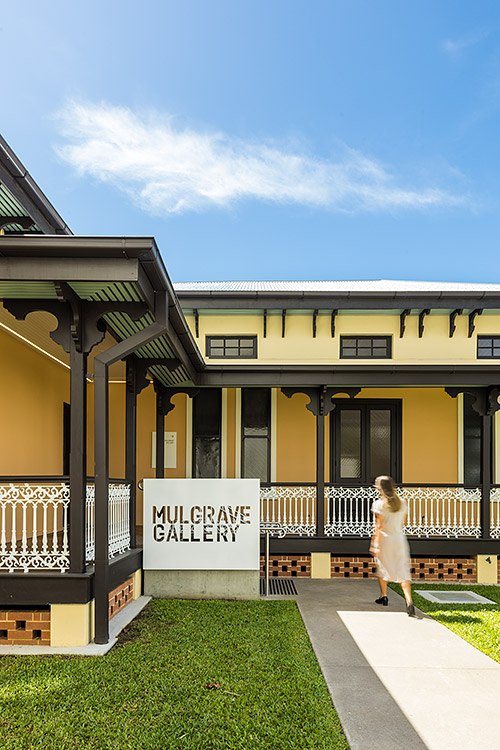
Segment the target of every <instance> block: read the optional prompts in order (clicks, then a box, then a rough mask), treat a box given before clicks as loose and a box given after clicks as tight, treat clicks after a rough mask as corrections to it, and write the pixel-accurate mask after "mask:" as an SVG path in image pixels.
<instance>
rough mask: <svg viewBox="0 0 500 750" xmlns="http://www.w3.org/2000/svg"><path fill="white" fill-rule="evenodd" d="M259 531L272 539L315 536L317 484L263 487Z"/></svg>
mask: <svg viewBox="0 0 500 750" xmlns="http://www.w3.org/2000/svg"><path fill="white" fill-rule="evenodd" d="M260 529H261V532H262V533H266V532H269V533H270V534H271V535H272V536H285V535H287V534H290V535H296V536H314V535H315V534H316V485H313V484H311V485H280V484H274V485H271V486H269V485H263V486H261V488H260Z"/></svg>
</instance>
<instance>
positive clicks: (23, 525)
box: [0, 483, 69, 573]
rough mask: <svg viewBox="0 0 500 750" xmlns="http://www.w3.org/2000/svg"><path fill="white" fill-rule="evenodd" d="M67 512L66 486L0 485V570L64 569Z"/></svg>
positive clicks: (67, 550)
mask: <svg viewBox="0 0 500 750" xmlns="http://www.w3.org/2000/svg"><path fill="white" fill-rule="evenodd" d="M68 511H69V485H68V484H65V483H61V484H28V483H24V484H21V483H9V484H0V570H8V571H9V573H13V572H14V571H19V570H22V571H23V572H25V573H28V572H29V571H30V570H59V571H60V572H61V573H62V572H64V571H65V570H67V569H68V568H69V545H68Z"/></svg>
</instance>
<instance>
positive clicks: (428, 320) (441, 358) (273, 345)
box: [187, 311, 500, 368]
mask: <svg viewBox="0 0 500 750" xmlns="http://www.w3.org/2000/svg"><path fill="white" fill-rule="evenodd" d="M187 321H188V323H189V325H190V327H191V330H192V331H193V332H194V317H193V316H192V315H188V316H187ZM281 322H282V321H281V314H268V318H267V336H266V338H264V336H263V314H262V313H259V314H251V315H245V314H221V315H219V314H203V311H201V312H200V316H199V331H200V335H199V338H198V339H197V344H198V346H199V348H200V350H201V351H202V352H203V353H205V348H206V347H205V338H206V336H214V335H228V334H234V335H238V334H241V335H256V336H257V348H258V359H255V360H251V359H250V360H245V364H246V365H252V363H253V364H256V363H259V364H265V363H268V364H273V363H276V362H278V361H279V362H281V363H283V364H286V363H289V364H292V363H299V362H300V363H307V362H316V363H325V362H331V361H340V362H344V360H340V359H339V357H340V336H348V335H357V336H365V335H381V336H392V347H393V356H392V358H391V360H390V363H391V364H392V363H394V362H398V363H399V364H404V363H408V364H411V363H415V362H419V363H425V362H433V363H442V364H449V363H459V364H464V363H467V364H471V363H475V362H477V359H476V347H477V344H476V337H477V335H488V334H489V335H497V336H498V335H500V316H499V315H489V314H487V313H484V314H483V315H482V316H478V317H477V318H476V321H475V325H476V330H475V331H474V334H473V336H472V337H471V338H469V337H468V316H467V315H459V316H458V317H457V318H456V320H455V323H456V326H457V328H456V331H455V334H454V336H453V338H450V337H449V316H448V314H442V315H441V314H434V313H432V314H431V315H427V316H426V317H425V320H424V334H423V336H422V338H419V337H418V313H414V314H411V315H409V316H408V317H407V318H406V331H405V334H404V336H403V338H400V337H399V324H400V323H399V315H397V314H393V315H389V314H380V315H367V314H362V313H360V314H353V313H348V312H341V313H339V314H338V315H337V317H336V320H335V337H334V338H332V337H331V317H330V315H329V314H326V315H323V314H320V315H318V317H317V331H316V337H315V338H313V335H312V313H309V314H295V313H291V314H288V315H287V316H286V326H285V337H284V338H283V337H282V335H281ZM349 361H352V360H345V362H346V363H348V362H349ZM356 362H357V363H358V364H360V363H366V362H369V363H371V364H373V363H374V362H373V360H356ZM207 363H208V364H220V363H221V360H220V359H219V360H217V359H215V360H210V359H208V358H207ZM224 363H227V364H235V363H237V364H241V360H238V359H224ZM376 364H377V366H380V367H381V368H383V367H384V366H386V365H387V364H389V362H388V361H384V360H379V361H378V362H377V363H376ZM481 366H486V367H489V366H491V367H493V368H496V367H497V365H496V364H495V362H488V361H487V360H481Z"/></svg>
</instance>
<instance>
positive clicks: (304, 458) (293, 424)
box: [276, 391, 316, 482]
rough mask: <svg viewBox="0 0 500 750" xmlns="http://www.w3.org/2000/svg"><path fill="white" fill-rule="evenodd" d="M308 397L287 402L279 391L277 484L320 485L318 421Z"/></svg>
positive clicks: (289, 399) (287, 399)
mask: <svg viewBox="0 0 500 750" xmlns="http://www.w3.org/2000/svg"><path fill="white" fill-rule="evenodd" d="M307 403H309V398H308V396H304V395H303V394H301V393H298V394H296V395H295V396H292V398H287V397H286V396H284V395H283V393H281V391H278V403H277V425H276V430H277V436H276V481H277V482H315V481H316V418H315V416H314V414H312V413H311V412H310V411H309V410H308V409H306V404H307Z"/></svg>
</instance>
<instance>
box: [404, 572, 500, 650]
mask: <svg viewBox="0 0 500 750" xmlns="http://www.w3.org/2000/svg"><path fill="white" fill-rule="evenodd" d="M390 587H391V588H392V589H393V590H394V591H396V592H397V593H398V594H401V587H400V586H398V585H397V584H393V583H392V584H390ZM415 589H424V590H425V589H445V590H447V591H454V590H456V591H463V590H464V589H466V590H469V591H475V592H476V593H477V594H480V595H481V596H485V597H486V598H488V599H492V600H493V601H494V602H496V603H495V604H437V603H433V602H429V601H427V599H423V598H422V597H421V596H419V595H418V594H416V593H415ZM412 590H413V601H414V602H415V606H416V607H418V608H419V609H421V610H422V612H426V613H427V614H429V615H431V617H434V619H435V620H437V621H438V622H441V623H442V624H443V625H446V627H447V628H450V630H453V632H454V633H457V635H459V636H461V637H462V638H464V640H466V641H469V643H472V645H473V646H475V647H476V648H478V649H479V650H480V651H483V652H484V653H485V654H488V656H491V658H492V659H495V661H498V662H500V587H498V586H476V585H471V586H469V584H467V585H464V584H440V583H439V584H438V583H436V584H431V583H427V584H425V583H423V584H420V583H418V581H416V582H414V583H413V585H412Z"/></svg>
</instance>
